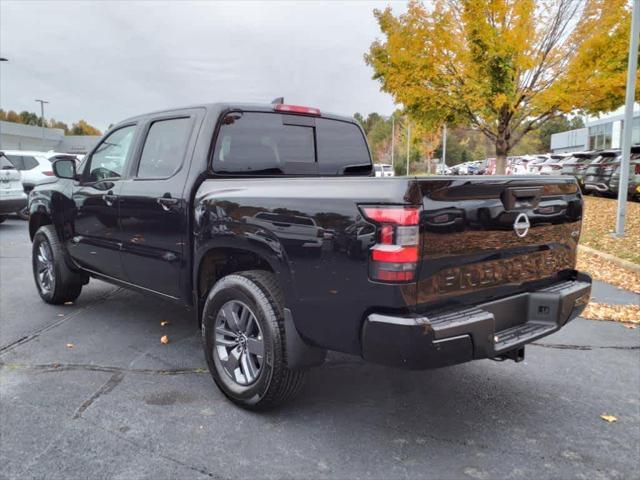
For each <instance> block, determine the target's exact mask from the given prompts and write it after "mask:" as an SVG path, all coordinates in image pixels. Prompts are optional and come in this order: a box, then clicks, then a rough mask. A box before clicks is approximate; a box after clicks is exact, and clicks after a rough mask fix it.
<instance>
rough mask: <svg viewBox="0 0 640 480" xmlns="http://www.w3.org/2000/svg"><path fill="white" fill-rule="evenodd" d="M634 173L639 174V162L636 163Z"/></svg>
mask: <svg viewBox="0 0 640 480" xmlns="http://www.w3.org/2000/svg"><path fill="white" fill-rule="evenodd" d="M635 174H636V175H640V163H636V168H635Z"/></svg>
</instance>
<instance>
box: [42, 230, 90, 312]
mask: <svg viewBox="0 0 640 480" xmlns="http://www.w3.org/2000/svg"><path fill="white" fill-rule="evenodd" d="M31 261H32V266H33V278H34V280H35V282H36V288H37V289H38V293H39V294H40V297H41V298H42V299H43V300H44V301H45V302H47V303H52V304H54V305H60V304H62V303H65V302H71V301H73V300H75V299H76V298H78V295H80V292H81V291H82V285H83V284H84V283H86V282H85V281H84V277H83V275H82V274H81V273H79V272H74V271H73V270H71V269H70V268H69V265H67V262H66V260H65V253H64V250H63V249H62V245H60V242H59V241H58V235H57V234H56V231H55V229H54V228H53V226H52V225H45V226H42V227H40V228H39V229H38V231H37V232H36V234H35V235H34V236H33V246H32V254H31Z"/></svg>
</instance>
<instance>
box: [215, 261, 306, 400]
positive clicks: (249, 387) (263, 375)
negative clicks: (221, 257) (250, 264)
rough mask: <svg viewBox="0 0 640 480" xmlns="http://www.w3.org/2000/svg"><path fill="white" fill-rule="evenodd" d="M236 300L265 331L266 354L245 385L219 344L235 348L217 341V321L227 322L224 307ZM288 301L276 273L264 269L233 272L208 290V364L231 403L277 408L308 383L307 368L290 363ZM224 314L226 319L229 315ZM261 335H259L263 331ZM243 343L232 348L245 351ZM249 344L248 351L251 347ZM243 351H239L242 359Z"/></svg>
mask: <svg viewBox="0 0 640 480" xmlns="http://www.w3.org/2000/svg"><path fill="white" fill-rule="evenodd" d="M236 303H239V304H242V305H246V306H247V307H248V308H249V310H250V312H251V313H253V314H254V316H253V318H254V319H255V322H257V324H258V326H259V330H258V332H259V334H260V333H261V338H262V340H261V342H262V346H263V356H262V359H261V361H260V366H259V372H258V373H257V375H256V379H255V380H254V381H253V382H252V383H250V384H245V385H243V384H241V383H239V382H238V381H237V378H232V376H231V374H230V373H228V371H226V370H225V368H228V367H226V366H225V365H226V364H225V362H224V360H222V359H221V356H220V355H221V354H220V353H219V349H220V348H223V349H225V351H226V348H231V347H229V346H220V344H216V325H218V327H220V322H221V321H223V320H221V317H220V316H219V315H221V314H222V312H221V310H223V307H226V306H227V305H230V304H236ZM283 304H284V302H283V295H282V291H281V290H280V287H279V285H278V282H277V281H276V278H275V276H274V275H273V274H272V273H270V272H266V271H262V270H249V271H244V272H238V273H234V274H231V275H228V276H226V277H223V278H222V279H220V280H219V281H218V282H217V283H216V284H215V285H214V286H213V287H212V288H211V290H210V291H209V295H208V297H207V300H206V303H205V306H204V310H203V313H202V318H203V321H202V338H203V346H204V352H205V358H206V359H207V365H208V366H209V371H210V372H211V375H212V377H213V380H214V381H215V382H216V385H218V387H219V388H220V390H222V392H223V393H224V394H225V395H226V396H227V398H229V399H230V400H231V401H232V402H234V403H236V404H237V405H240V406H241V407H243V408H246V409H250V410H264V409H267V408H271V407H274V406H276V405H279V404H281V403H283V402H285V401H286V400H288V399H290V398H292V397H293V396H294V395H296V394H297V393H298V392H299V390H300V388H301V387H302V385H303V381H304V377H305V374H306V370H290V369H289V368H288V367H287V358H286V350H285V345H286V343H285V334H284V313H283ZM222 316H223V317H225V318H226V315H222ZM247 323H248V321H247ZM219 331H220V330H219ZM218 335H220V333H218ZM239 335H242V334H239ZM218 338H219V339H220V337H218ZM227 338H228V337H227ZM257 338H258V339H260V336H258V337H257ZM223 341H225V342H226V341H227V340H226V339H225V340H223ZM245 344H247V343H246V337H245ZM242 348H243V347H241V346H239V345H238V346H236V347H234V348H233V350H236V349H237V350H236V351H238V352H240V351H241V350H242ZM246 348H247V350H246V355H247V356H248V355H249V349H248V347H246ZM242 352H244V350H242ZM243 354H244V353H239V355H240V358H241V359H242V355H243ZM256 358H260V357H256ZM235 363H236V365H237V368H236V370H235V371H236V372H238V374H237V375H236V377H237V376H238V375H240V372H239V371H240V367H241V365H240V364H239V362H238V360H236V362H235ZM243 378H245V377H243ZM245 379H246V378H245Z"/></svg>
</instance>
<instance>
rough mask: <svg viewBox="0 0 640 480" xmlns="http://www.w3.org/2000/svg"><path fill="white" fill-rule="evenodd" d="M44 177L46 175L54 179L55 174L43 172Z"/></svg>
mask: <svg viewBox="0 0 640 480" xmlns="http://www.w3.org/2000/svg"><path fill="white" fill-rule="evenodd" d="M42 174H43V175H46V176H47V177H53V172H42Z"/></svg>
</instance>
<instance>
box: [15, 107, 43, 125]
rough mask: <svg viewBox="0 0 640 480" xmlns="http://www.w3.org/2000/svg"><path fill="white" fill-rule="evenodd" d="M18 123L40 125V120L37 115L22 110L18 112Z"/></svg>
mask: <svg viewBox="0 0 640 480" xmlns="http://www.w3.org/2000/svg"><path fill="white" fill-rule="evenodd" d="M19 116H20V122H19V123H22V124H24V125H38V126H39V125H40V124H41V122H40V118H39V117H38V115H36V114H35V113H33V112H27V111H26V110H23V111H22V112H20V115H19Z"/></svg>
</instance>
